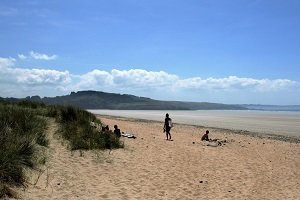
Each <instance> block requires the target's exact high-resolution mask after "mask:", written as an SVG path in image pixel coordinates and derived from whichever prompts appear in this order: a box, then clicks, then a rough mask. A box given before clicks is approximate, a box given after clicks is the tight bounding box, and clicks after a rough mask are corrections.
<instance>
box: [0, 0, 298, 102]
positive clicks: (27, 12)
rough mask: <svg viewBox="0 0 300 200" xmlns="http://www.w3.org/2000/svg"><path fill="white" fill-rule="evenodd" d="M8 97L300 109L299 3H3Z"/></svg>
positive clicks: (1, 84)
mask: <svg viewBox="0 0 300 200" xmlns="http://www.w3.org/2000/svg"><path fill="white" fill-rule="evenodd" d="M0 27H1V29H0V69H1V72H0V75H1V81H0V91H1V92H0V96H2V97H10V96H14V97H25V96H31V95H40V96H56V95H64V94H68V93H69V92H71V91H78V90H99V91H106V92H116V93H129V94H133V95H137V96H147V97H150V98H154V99H163V100H181V101H210V102H220V103H253V104H300V56H299V55H300V37H299V35H300V1H297V0H251V1H250V0H247V1H246V0H226V1H224V0H182V1H181V0H180V1H179V0H178V1H176V0H172V1H171V0H164V1H158V0H151V1H150V0H148V1H146V0H110V1H102V0H98V1H97V0H87V1H79V0H72V1H58V0H57V1H56V0H53V1H34V0H32V1H31V0H28V1H21V0H15V1H11V0H1V3H0Z"/></svg>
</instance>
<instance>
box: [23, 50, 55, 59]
mask: <svg viewBox="0 0 300 200" xmlns="http://www.w3.org/2000/svg"><path fill="white" fill-rule="evenodd" d="M29 55H30V56H31V57H32V58H33V59H36V60H55V59H56V58H57V55H52V56H48V55H46V54H41V53H37V52H34V51H30V52H29Z"/></svg>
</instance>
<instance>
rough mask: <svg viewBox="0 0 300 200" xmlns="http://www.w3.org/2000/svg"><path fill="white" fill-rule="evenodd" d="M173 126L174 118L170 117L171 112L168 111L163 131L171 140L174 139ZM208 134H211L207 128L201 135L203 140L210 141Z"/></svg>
mask: <svg viewBox="0 0 300 200" xmlns="http://www.w3.org/2000/svg"><path fill="white" fill-rule="evenodd" d="M172 127H173V123H172V119H171V118H170V116H169V113H167V114H166V118H165V123H164V128H163V131H164V133H166V137H167V140H171V141H172V137H171V128H172ZM208 134H209V130H206V132H205V134H204V135H203V136H202V137H201V140H202V141H209V138H208Z"/></svg>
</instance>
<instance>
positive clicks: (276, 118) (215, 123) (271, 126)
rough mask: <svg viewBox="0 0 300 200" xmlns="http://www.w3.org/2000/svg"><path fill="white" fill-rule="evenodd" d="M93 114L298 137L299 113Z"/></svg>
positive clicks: (145, 112) (132, 112) (95, 111)
mask: <svg viewBox="0 0 300 200" xmlns="http://www.w3.org/2000/svg"><path fill="white" fill-rule="evenodd" d="M88 111H89V112H91V113H94V114H100V115H110V116H119V117H127V118H134V119H146V120H154V121H160V122H162V123H163V121H164V118H165V115H166V113H169V115H170V117H171V118H172V121H173V123H175V127H176V123H180V124H189V125H197V126H204V127H215V128H225V129H233V130H245V131H251V132H257V133H264V134H276V135H284V136H296V137H300V112H299V111H257V110H195V111H178V110H88Z"/></svg>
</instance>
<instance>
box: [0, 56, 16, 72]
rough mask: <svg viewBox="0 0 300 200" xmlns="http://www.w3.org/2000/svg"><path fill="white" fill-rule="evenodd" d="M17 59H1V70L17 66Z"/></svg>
mask: <svg viewBox="0 0 300 200" xmlns="http://www.w3.org/2000/svg"><path fill="white" fill-rule="evenodd" d="M15 62H16V59H14V58H2V57H0V69H2V68H7V67H13V66H14V65H15Z"/></svg>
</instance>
